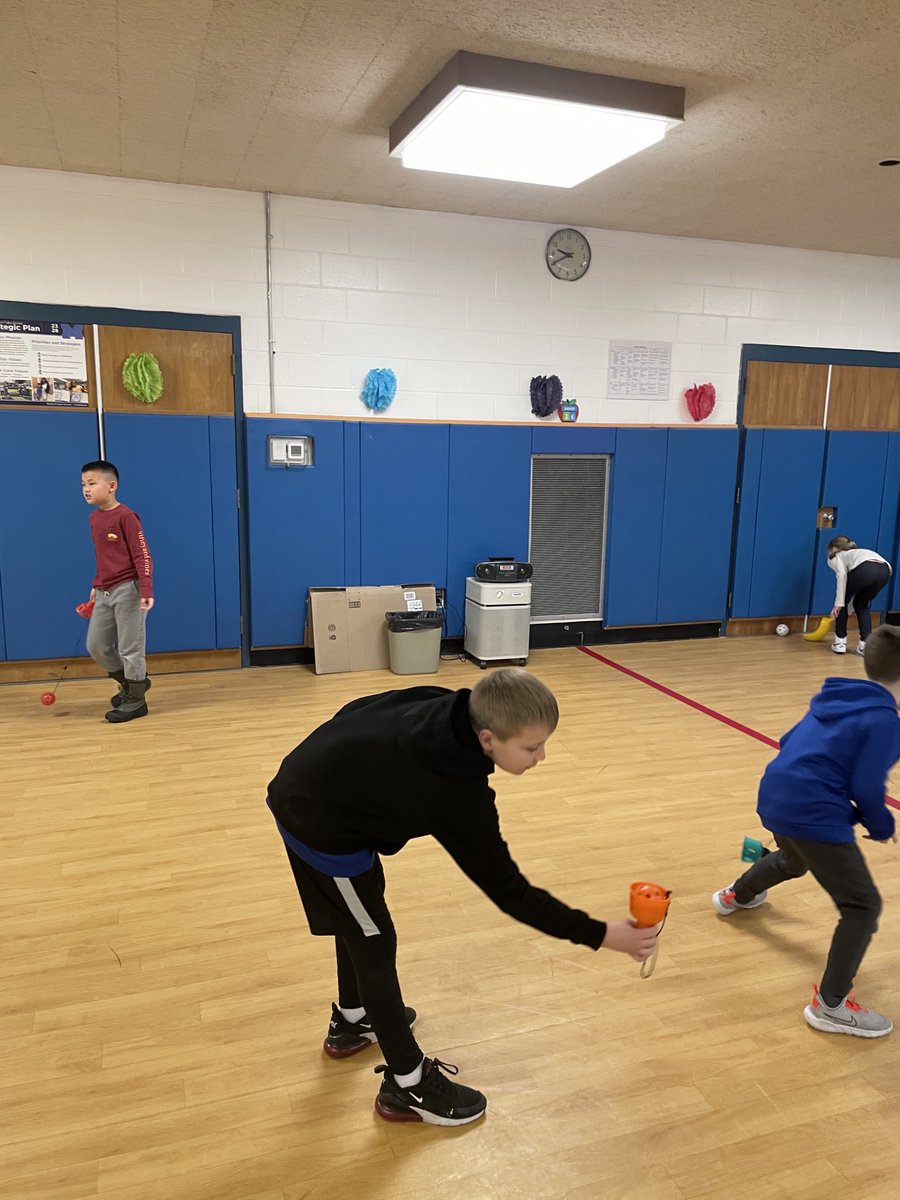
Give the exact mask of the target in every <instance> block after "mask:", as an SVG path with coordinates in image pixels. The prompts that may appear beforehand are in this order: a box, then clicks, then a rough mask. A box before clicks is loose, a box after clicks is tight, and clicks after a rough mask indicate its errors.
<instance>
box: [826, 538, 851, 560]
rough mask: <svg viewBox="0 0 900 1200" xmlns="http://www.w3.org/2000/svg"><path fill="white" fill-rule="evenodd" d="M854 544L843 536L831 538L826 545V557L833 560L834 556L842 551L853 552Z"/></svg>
mask: <svg viewBox="0 0 900 1200" xmlns="http://www.w3.org/2000/svg"><path fill="white" fill-rule="evenodd" d="M856 548H857V547H856V542H854V541H853V539H852V538H848V537H844V535H843V534H840V533H839V534H838V536H837V537H833V538H832V539H831V541H830V542H829V543H828V557H829V558H833V557H834V556H835V554H840V552H841V551H842V550H855V549H856Z"/></svg>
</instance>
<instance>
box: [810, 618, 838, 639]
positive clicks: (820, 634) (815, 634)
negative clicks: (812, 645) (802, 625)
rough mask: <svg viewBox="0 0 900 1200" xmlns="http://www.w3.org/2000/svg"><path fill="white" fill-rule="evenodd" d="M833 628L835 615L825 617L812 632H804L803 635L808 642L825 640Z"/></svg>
mask: <svg viewBox="0 0 900 1200" xmlns="http://www.w3.org/2000/svg"><path fill="white" fill-rule="evenodd" d="M833 629H834V617H823V618H822V620H821V621H820V622H819V625H818V628H817V629H814V630H813V631H812V633H804V635H803V637H804V638H805V639H806V641H807V642H824V641H825V639H826V638H827V637H828V635H829V633H831V631H832V630H833Z"/></svg>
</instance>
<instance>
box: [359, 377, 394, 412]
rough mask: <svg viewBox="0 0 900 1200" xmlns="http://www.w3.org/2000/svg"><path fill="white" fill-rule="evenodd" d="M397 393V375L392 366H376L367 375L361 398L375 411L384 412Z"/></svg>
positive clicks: (367, 406)
mask: <svg viewBox="0 0 900 1200" xmlns="http://www.w3.org/2000/svg"><path fill="white" fill-rule="evenodd" d="M396 394H397V376H396V375H395V374H394V372H393V371H392V370H391V369H390V367H374V368H373V369H372V370H371V371H370V372H369V373H368V375H367V376H366V380H365V383H364V384H363V390H362V392H360V397H359V398H360V400H362V402H363V404H365V406H366V408H371V409H372V411H373V412H384V410H385V409H386V408H388V407H389V405H390V403H391V401H392V400H393V399H394V397H395V396H396Z"/></svg>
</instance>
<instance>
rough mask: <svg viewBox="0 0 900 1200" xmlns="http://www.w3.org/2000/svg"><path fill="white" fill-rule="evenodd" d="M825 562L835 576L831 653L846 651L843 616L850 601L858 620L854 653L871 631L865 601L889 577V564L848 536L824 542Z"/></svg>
mask: <svg viewBox="0 0 900 1200" xmlns="http://www.w3.org/2000/svg"><path fill="white" fill-rule="evenodd" d="M828 565H829V567H831V569H832V571H834V573H835V575H836V576H837V587H836V588H835V593H834V607H833V608H832V610H831V615H832V616H833V617H834V641H833V642H832V645H831V648H832V650H833V651H834V652H835V654H846V653H847V617H848V615H849V611H850V607H851V605H852V607H853V609H854V611H855V612H856V620H857V622H858V623H859V645H858V646H857V647H856V652H857V654H862V653H863V651H864V650H865V648H866V638H867V637H868V636H869V634H870V633H871V632H872V614H871V613H870V611H869V605H870V604H871V603H872V601H873V600H874V599H875V597H876V596H877V595H878V593H879V592H880V591H881V589H882V588H883V587H884V585H885V584H886V583H887V581H888V580H889V579H890V577H891V564H890V563H889V562H888V561H887V559H885V558H882V557H881V555H880V554H877V553H876V552H875V551H874V550H863V549H861V548H860V547H859V546H857V544H856V542H854V541H851V540H850V538H848V537H840V536H839V537H835V538H832V539H831V541H830V542H829V543H828Z"/></svg>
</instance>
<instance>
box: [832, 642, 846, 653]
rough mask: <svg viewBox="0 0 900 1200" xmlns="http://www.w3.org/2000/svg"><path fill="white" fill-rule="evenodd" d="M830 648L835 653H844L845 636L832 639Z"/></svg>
mask: <svg viewBox="0 0 900 1200" xmlns="http://www.w3.org/2000/svg"><path fill="white" fill-rule="evenodd" d="M831 648H832V650H833V651H834V652H835V654H846V653H847V639H846V638H835V639H834V641H833V642H832V643H831Z"/></svg>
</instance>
